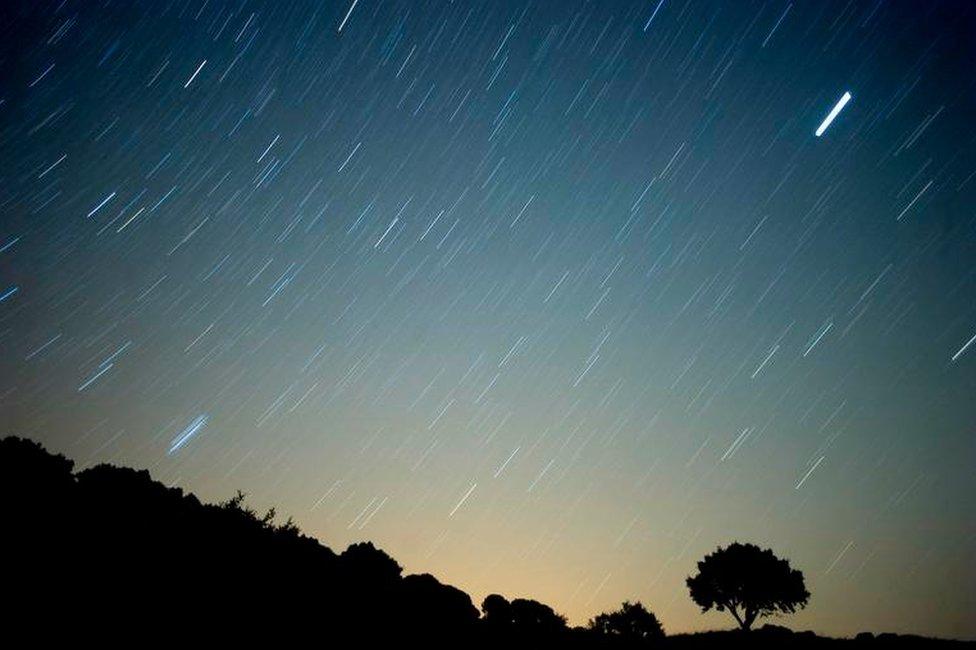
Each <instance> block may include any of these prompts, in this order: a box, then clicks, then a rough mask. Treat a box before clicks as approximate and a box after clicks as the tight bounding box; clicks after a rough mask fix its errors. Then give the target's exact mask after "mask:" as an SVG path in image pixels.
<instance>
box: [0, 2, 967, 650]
mask: <svg viewBox="0 0 976 650" xmlns="http://www.w3.org/2000/svg"><path fill="white" fill-rule="evenodd" d="M2 13H3V15H4V18H3V20H2V21H0V32H2V34H0V35H2V38H0V70H2V76H0V79H2V83H0V144H2V146H0V414H2V418H0V419H2V422H3V427H4V434H5V435H6V434H17V435H22V436H30V437H32V438H34V439H37V440H39V441H41V442H43V443H44V444H45V445H46V446H47V447H48V448H50V449H52V450H54V451H58V452H62V453H65V454H67V455H68V456H70V457H72V458H74V459H76V460H77V461H78V462H79V464H80V465H81V466H83V467H84V466H90V465H92V464H96V463H99V462H113V463H119V464H126V465H131V466H135V467H145V468H148V469H150V470H151V471H152V472H153V475H154V476H155V477H156V478H158V479H160V480H162V481H163V482H165V483H167V484H172V485H179V486H181V487H184V488H185V489H189V490H193V491H194V492H196V493H197V494H199V495H201V497H202V498H205V499H209V500H223V499H226V498H228V497H230V496H232V495H233V494H234V493H235V492H236V490H238V489H241V490H243V491H244V492H247V493H248V495H249V499H250V500H251V501H252V502H254V503H255V504H256V505H257V507H267V506H270V505H274V506H275V507H276V508H277V509H278V511H279V512H281V513H286V514H287V515H292V516H294V518H295V521H296V522H298V523H299V524H300V525H301V527H302V529H303V530H304V531H306V532H308V533H310V534H313V535H315V536H317V537H318V538H319V539H321V540H322V542H323V543H325V544H328V545H329V546H331V547H333V548H340V549H341V548H343V547H344V546H345V544H348V543H350V542H353V541H359V540H363V539H370V540H372V541H374V542H375V543H376V544H377V545H378V546H381V547H382V548H384V549H385V550H387V551H388V552H389V553H390V554H391V555H393V556H394V557H395V558H397V560H399V561H400V562H401V563H403V564H404V565H405V567H406V569H407V570H408V571H413V572H430V573H433V574H435V575H437V576H438V577H439V578H440V579H442V580H444V581H446V582H451V583H453V584H456V585H457V586H458V587H460V588H462V589H464V590H465V591H467V592H468V593H470V594H471V595H472V598H474V599H475V601H476V602H480V599H481V598H483V597H484V595H486V594H488V593H492V592H498V593H502V594H506V595H508V596H521V595H524V596H529V597H532V598H538V599H539V600H541V601H544V602H546V603H548V604H550V605H552V606H553V607H554V608H555V609H556V610H558V611H560V612H562V613H565V614H566V615H567V616H568V617H569V618H570V620H571V622H573V623H583V622H585V621H586V619H587V618H588V617H590V616H593V615H594V614H595V613H598V612H599V611H603V610H607V609H610V608H612V607H613V606H615V605H616V604H619V603H620V601H622V600H624V599H631V600H634V599H640V600H641V601H642V602H644V603H645V604H647V605H648V606H649V607H651V608H653V610H654V611H655V612H656V614H657V615H658V616H659V617H660V618H661V619H662V621H664V623H665V625H666V627H667V629H668V630H669V631H680V630H693V629H701V628H710V627H717V626H720V625H722V623H723V621H724V619H723V618H722V617H721V614H709V615H707V616H701V615H700V613H699V610H698V608H697V607H696V606H695V605H694V603H692V602H691V601H690V600H689V599H688V597H687V589H686V587H685V584H684V580H685V577H687V576H688V575H689V574H690V573H691V572H692V570H693V569H694V563H695V561H696V560H697V559H699V558H701V557H702V555H703V554H704V553H707V552H709V551H711V550H714V549H715V547H716V546H718V545H720V544H722V545H724V544H727V543H728V542H730V541H732V540H735V539H738V540H741V541H755V542H757V543H760V544H762V545H763V546H767V545H768V546H772V547H773V548H774V549H776V550H777V551H778V552H780V551H781V552H782V553H783V555H785V556H787V557H789V558H790V560H791V562H792V563H793V564H794V566H798V567H800V568H802V569H803V571H804V573H805V575H806V578H807V585H808V587H809V589H810V591H811V593H812V594H813V597H812V599H811V602H810V606H809V607H808V608H807V609H806V610H804V611H803V612H801V613H799V614H797V616H796V617H795V620H794V622H795V624H796V625H797V626H798V627H799V628H800V629H803V628H806V627H812V628H816V629H817V630H818V631H821V632H824V633H832V634H851V633H853V632H857V631H859V630H862V629H869V630H889V631H910V632H918V633H926V634H936V635H941V636H954V637H974V636H976V622H974V619H973V618H972V616H971V614H972V611H974V609H976V592H974V590H973V588H972V586H973V584H976V572H974V569H973V563H972V561H971V555H972V551H973V550H974V548H976V501H974V499H973V498H972V495H973V494H974V489H976V472H974V470H973V463H974V461H976V401H974V396H976V344H974V341H976V266H974V261H976V131H974V130H973V126H972V124H973V116H974V115H976V85H974V84H976V78H974V76H973V74H972V71H973V69H976V68H974V66H976V46H974V40H973V38H972V36H973V34H974V29H976V6H974V5H972V4H971V3H968V2H962V1H958V2H953V1H945V2H925V3H922V2H918V3H915V2H883V1H881V0H866V1H864V2H859V1H853V2H818V1H813V0H810V1H798V0H794V1H793V2H782V1H778V0H776V1H774V0H767V1H756V2H753V1H747V0H743V1H742V2H717V1H715V2H705V1H697V0H696V1H692V0H652V1H640V2H630V1H625V0H619V1H606V2H603V1H595V0H593V1H582V0H561V1H549V0H536V1H534V2H522V1H518V2H516V1H514V0H513V1H496V2H467V1H464V0H455V1H454V2H447V1H434V0H429V1H428V0H415V1H414V0H411V1H394V0H383V1H379V0H350V1H349V2H345V1H343V2H315V1H311V0H309V1H307V2H300V1H293V0H278V1H270V0H269V1H263V0H236V1H234V2H225V1H222V0H172V1H160V2H131V1H122V2H92V1H87V0H86V1H82V0H62V1H57V2H47V1H38V2H24V1H19V0H15V1H12V2H9V3H6V4H5V5H4V9H3V10H2Z"/></svg>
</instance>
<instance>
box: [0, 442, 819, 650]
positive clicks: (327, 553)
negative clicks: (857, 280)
mask: <svg viewBox="0 0 976 650" xmlns="http://www.w3.org/2000/svg"><path fill="white" fill-rule="evenodd" d="M73 470H74V464H73V462H72V461H70V460H68V459H67V458H65V457H64V456H61V455H53V454H50V453H48V452H47V451H45V450H44V449H43V448H42V447H41V446H40V445H38V444H37V443H35V442H32V441H29V440H24V439H20V438H15V437H8V438H5V439H3V440H0V507H2V512H3V513H4V515H5V520H6V521H5V533H4V536H3V558H4V572H3V584H4V590H5V592H6V593H7V594H10V595H14V598H13V599H11V600H10V601H9V603H10V604H8V605H7V606H6V609H5V610H3V611H4V614H5V615H6V617H7V620H8V621H17V622H18V623H19V624H21V625H27V626H35V629H38V630H43V629H45V626H46V625H49V622H50V621H52V620H55V621H58V622H59V625H63V626H66V627H67V628H69V629H73V630H85V629H90V628H92V627H93V626H94V627H96V628H99V629H101V628H102V627H109V628H111V629H113V630H115V631H116V632H118V633H120V634H122V633H126V632H127V631H130V632H132V631H136V630H139V631H140V632H141V633H144V632H145V630H167V631H169V632H170V633H172V632H173V631H174V630H180V631H188V630H208V631H209V632H211V633H214V634H221V635H223V636H224V638H228V637H238V638H252V639H253V638H254V635H256V634H261V633H262V631H264V632H268V631H269V630H267V629H264V628H265V626H267V625H274V626H280V629H281V630H290V631H299V630H301V631H303V633H304V632H315V631H318V632H319V633H320V634H322V635H325V636H328V637H329V638H350V639H359V640H360V641H364V640H371V641H375V640H377V639H384V640H394V641H403V640H418V639H422V640H424V641H426V642H428V643H450V644H452V645H454V644H456V645H462V646H467V647H487V646H492V647H497V646H499V645H502V644H508V645H515V646H517V647H522V646H528V645H532V646H534V647H551V646H554V645H556V644H559V645H560V647H587V648H592V647H614V648H630V647H634V648H637V647H648V646H654V645H655V644H656V643H658V642H659V641H661V640H662V639H663V638H664V630H663V628H662V627H661V624H660V622H659V621H658V620H657V618H656V617H655V616H654V614H653V613H652V612H650V611H648V610H647V609H646V608H645V607H644V606H643V605H642V604H641V603H639V602H635V603H630V602H625V603H623V605H622V606H621V607H620V608H619V609H618V610H616V611H613V612H608V613H604V614H600V615H599V616H596V617H595V618H593V619H592V620H591V621H590V622H589V625H588V626H586V627H578V628H570V627H569V626H568V625H567V622H566V619H565V618H564V617H563V616H561V615H559V614H557V613H556V612H554V611H553V610H552V609H551V608H550V607H548V606H547V605H544V604H543V603H540V602H537V601H534V600H529V599H523V598H516V599H514V600H511V601H509V600H508V599H506V598H504V597H503V596H500V595H498V594H493V595H490V596H488V597H487V598H485V599H484V601H483V603H482V604H481V608H480V611H479V609H478V608H476V607H475V606H474V604H473V603H472V601H471V599H470V597H469V596H468V595H467V594H466V593H464V592H463V591H461V590H460V589H457V588H455V587H452V586H450V585H446V584H442V583H441V582H439V581H438V580H437V579H436V578H435V577H433V576H431V575H429V574H422V575H407V576H404V575H403V569H402V567H401V566H400V565H399V564H397V562H396V561H395V560H394V559H393V558H391V557H390V556H389V555H387V554H386V553H384V552H383V551H382V550H380V549H377V548H375V547H374V546H373V545H372V544H371V543H369V542H364V543H359V544H353V545H351V546H349V547H348V548H347V549H346V550H345V551H343V552H342V553H339V554H337V553H335V552H333V551H332V550H331V549H329V548H328V547H326V546H324V545H322V544H320V543H319V542H318V541H317V540H315V539H313V538H311V537H308V536H306V535H303V534H302V533H301V531H300V530H299V529H298V527H297V526H296V525H295V524H294V523H293V522H292V521H291V520H290V519H289V520H288V521H285V522H284V523H277V522H276V516H275V512H274V510H270V511H268V512H267V513H265V514H263V515H261V514H258V513H257V512H255V511H253V510H252V509H250V508H249V507H248V506H247V505H246V503H245V499H244V495H243V494H241V493H238V494H237V495H236V496H235V497H233V498H231V499H229V500H227V501H225V502H223V503H218V504H205V503H201V502H200V501H199V500H198V499H197V498H196V497H195V496H194V495H192V494H187V493H184V492H183V491H182V490H180V489H179V488H173V487H167V486H165V485H163V484H161V483H159V482H157V481H154V480H152V478H151V477H150V476H149V473H148V472H147V471H145V470H143V471H137V470H133V469H129V468H124V467H115V466H111V465H98V466H96V467H92V468H90V469H86V470H84V471H79V472H74V471H73ZM698 569H699V572H698V574H697V575H696V576H694V577H691V578H689V579H688V587H689V590H690V592H691V596H692V598H693V599H694V600H695V602H696V603H698V604H699V605H700V606H701V607H702V609H703V610H708V609H711V608H713V607H714V608H716V609H718V610H719V611H729V612H730V613H731V614H732V616H733V617H734V618H735V619H736V621H738V622H739V624H740V625H741V627H742V628H744V629H748V628H750V627H751V626H752V624H753V623H754V621H755V620H756V619H757V618H760V617H763V616H766V615H769V614H772V613H776V612H792V611H794V610H795V609H796V608H797V607H802V606H804V605H805V604H806V602H807V599H808V598H809V593H808V592H807V591H806V589H805V588H804V586H803V576H802V574H801V573H800V572H799V571H795V570H793V569H791V568H790V567H789V564H788V563H787V562H786V561H785V560H780V559H778V558H776V557H775V556H773V554H772V552H771V551H762V550H761V549H759V548H758V547H755V546H752V545H749V544H732V545H731V546H729V547H727V548H726V549H719V550H718V551H716V552H715V553H713V554H711V555H709V556H707V557H706V558H705V559H704V560H702V561H701V562H700V563H699V565H698Z"/></svg>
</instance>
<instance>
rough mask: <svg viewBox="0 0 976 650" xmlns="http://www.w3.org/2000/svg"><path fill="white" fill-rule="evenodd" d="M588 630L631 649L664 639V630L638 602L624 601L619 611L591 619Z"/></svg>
mask: <svg viewBox="0 0 976 650" xmlns="http://www.w3.org/2000/svg"><path fill="white" fill-rule="evenodd" d="M589 628H590V630H591V631H593V632H595V633H597V634H599V635H600V636H604V637H608V638H612V639H616V640H619V641H621V642H623V643H624V644H626V645H628V646H632V647H641V646H645V645H653V644H654V643H655V642H656V641H660V640H661V639H663V638H664V628H662V627H661V623H660V622H659V621H658V620H657V617H656V616H655V615H654V613H653V612H650V611H648V610H647V609H646V608H645V607H644V605H642V604H641V603H640V602H636V603H631V602H629V601H626V600H625V601H624V602H623V604H622V605H621V606H620V609H618V610H616V611H614V612H605V613H603V614H600V615H599V616H597V617H595V618H593V619H591V620H590V625H589Z"/></svg>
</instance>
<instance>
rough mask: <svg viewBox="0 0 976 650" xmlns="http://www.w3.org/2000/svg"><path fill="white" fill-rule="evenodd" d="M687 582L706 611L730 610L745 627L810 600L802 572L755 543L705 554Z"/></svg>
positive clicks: (745, 628) (801, 606)
mask: <svg viewBox="0 0 976 650" xmlns="http://www.w3.org/2000/svg"><path fill="white" fill-rule="evenodd" d="M686 582H687V585H688V590H689V591H690V592H691V599H692V600H694V601H695V602H696V603H697V604H698V605H699V606H700V607H701V608H702V611H703V612H707V611H708V610H710V609H711V608H712V607H714V608H715V609H716V610H718V611H720V612H723V611H725V610H726V609H727V610H729V612H730V613H731V614H732V616H733V617H734V618H735V620H736V622H737V623H738V624H739V626H740V627H741V628H742V629H743V630H749V629H750V628H751V627H752V624H753V623H754V622H755V620H756V619H757V618H760V617H763V616H769V615H771V614H775V613H784V614H792V613H794V612H795V611H796V610H797V608H803V607H806V604H807V601H808V600H809V599H810V592H808V591H807V590H806V587H805V586H804V584H803V573H801V572H800V571H798V570H796V569H792V568H790V563H789V562H788V561H787V560H781V559H779V558H778V557H776V556H775V555H773V551H772V550H770V549H766V550H762V549H760V548H759V547H758V546H756V545H754V544H740V543H739V542H733V543H732V544H729V545H728V546H727V547H725V548H719V549H717V550H716V551H715V552H714V553H711V554H709V555H706V556H705V558H704V559H703V560H702V561H700V562H699V563H698V575H696V576H694V577H689V578H688V580H687V581H686Z"/></svg>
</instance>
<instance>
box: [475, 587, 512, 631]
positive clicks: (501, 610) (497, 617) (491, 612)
mask: <svg viewBox="0 0 976 650" xmlns="http://www.w3.org/2000/svg"><path fill="white" fill-rule="evenodd" d="M481 611H482V612H483V613H484V615H485V622H486V623H487V624H489V625H494V626H502V625H511V624H512V621H513V620H514V619H513V617H512V604H511V603H510V602H508V600H507V599H506V598H505V597H504V596H500V595H498V594H490V595H488V596H485V599H484V600H483V601H481Z"/></svg>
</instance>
